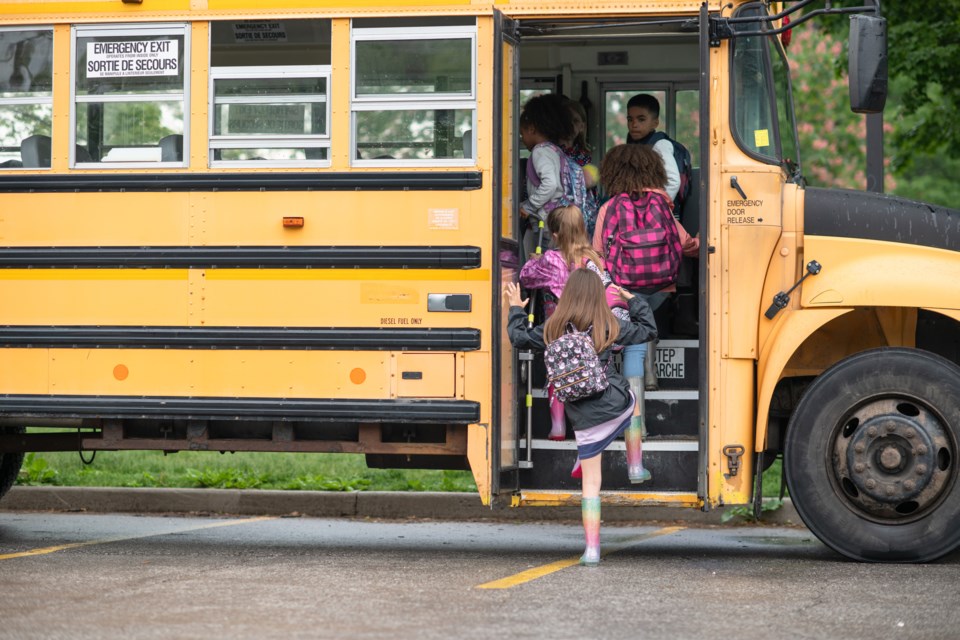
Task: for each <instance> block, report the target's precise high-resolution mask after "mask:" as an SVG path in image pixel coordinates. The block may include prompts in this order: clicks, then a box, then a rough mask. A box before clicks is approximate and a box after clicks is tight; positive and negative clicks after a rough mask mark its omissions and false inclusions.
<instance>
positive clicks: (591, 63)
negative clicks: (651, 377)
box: [496, 11, 710, 507]
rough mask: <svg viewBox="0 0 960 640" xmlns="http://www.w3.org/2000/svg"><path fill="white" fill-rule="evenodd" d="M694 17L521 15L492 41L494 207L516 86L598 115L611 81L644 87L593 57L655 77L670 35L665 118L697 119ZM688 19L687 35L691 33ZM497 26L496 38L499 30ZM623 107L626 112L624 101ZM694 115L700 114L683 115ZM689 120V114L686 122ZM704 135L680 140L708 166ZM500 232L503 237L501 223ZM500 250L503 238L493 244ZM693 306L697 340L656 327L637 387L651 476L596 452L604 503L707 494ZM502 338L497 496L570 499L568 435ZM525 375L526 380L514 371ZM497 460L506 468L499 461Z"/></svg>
mask: <svg viewBox="0 0 960 640" xmlns="http://www.w3.org/2000/svg"><path fill="white" fill-rule="evenodd" d="M700 21H701V22H702V25H701V28H700V29H699V30H698V29H696V20H694V21H689V20H687V21H686V24H685V25H682V26H681V24H680V23H681V21H680V20H678V19H676V18H673V19H668V20H665V19H659V18H653V19H649V20H646V21H636V22H633V21H628V20H618V21H611V20H610V19H609V18H604V17H578V18H576V19H575V20H567V21H561V20H543V19H542V18H539V17H530V18H521V20H520V21H519V23H518V33H519V34H520V36H521V38H522V43H521V41H520V40H518V39H516V38H511V39H510V40H509V42H508V41H507V40H506V39H502V40H501V42H502V43H503V44H502V46H501V49H500V55H501V57H502V60H501V61H500V64H501V65H504V66H503V70H504V73H503V74H502V75H501V76H500V77H499V78H500V85H501V86H500V87H498V89H499V90H501V91H503V95H501V96H499V97H498V101H497V104H498V105H499V106H500V108H501V109H502V112H501V114H500V116H499V118H498V120H499V121H498V123H497V126H498V127H499V130H498V132H497V138H496V139H497V140H498V141H500V143H501V144H502V145H503V147H502V148H501V149H500V150H499V155H498V161H499V163H500V164H499V167H500V170H501V171H502V176H503V180H504V182H503V184H502V185H501V188H500V189H499V190H498V193H499V194H501V195H502V196H503V203H505V202H506V201H507V200H508V199H509V198H507V197H506V195H507V192H506V191H505V190H504V189H505V188H506V180H508V179H509V178H511V177H512V178H513V179H514V180H515V181H516V180H519V179H520V178H518V177H517V170H516V168H515V167H514V166H513V165H519V162H518V158H519V153H518V150H516V147H517V146H518V145H517V142H516V141H517V140H518V139H519V133H518V131H517V130H516V127H517V122H516V114H517V111H518V110H519V107H521V106H522V105H519V104H516V103H513V102H511V100H522V98H520V97H519V96H520V94H521V93H522V89H524V87H527V88H528V89H529V88H531V87H532V86H533V85H532V82H533V80H534V79H540V78H543V77H547V76H551V77H552V78H555V84H554V86H553V90H556V91H559V92H561V93H569V92H571V91H573V90H574V89H575V88H580V87H586V88H587V89H588V90H589V94H590V95H591V96H593V104H594V105H599V108H600V109H605V108H606V104H605V98H604V94H603V87H604V86H607V84H608V83H611V82H613V83H620V86H623V87H624V88H639V87H640V86H641V85H645V86H651V85H650V84H649V82H647V83H644V80H643V78H642V76H643V69H642V68H637V67H631V68H630V72H631V75H630V76H629V78H628V77H627V76H626V75H625V72H623V71H619V73H620V74H621V75H620V77H619V79H618V78H617V76H616V73H611V72H610V71H609V70H607V69H602V68H601V69H598V68H597V63H596V61H597V60H598V59H600V58H602V56H600V55H598V54H599V53H601V52H603V51H606V50H613V49H618V50H619V49H622V50H625V51H628V54H629V59H631V60H647V63H646V66H648V67H649V70H650V71H651V74H650V75H651V79H656V78H658V77H659V76H657V75H656V73H655V70H656V62H651V61H650V60H651V58H650V56H652V55H655V54H656V52H657V51H659V50H660V49H661V48H663V44H662V43H663V40H662V32H663V31H664V30H669V31H670V32H671V37H672V38H673V43H674V44H673V47H674V48H672V49H669V53H665V54H662V55H671V56H674V55H676V53H677V52H679V54H680V57H681V59H682V61H683V62H684V64H686V65H687V67H686V75H685V76H684V80H683V84H682V85H681V84H671V85H666V86H668V87H669V89H670V93H669V97H670V102H669V105H668V108H669V109H670V113H676V110H677V108H678V106H677V102H676V100H677V99H678V98H679V99H681V100H684V102H683V103H682V107H683V109H686V110H687V111H689V112H690V113H689V114H688V115H689V117H690V119H691V120H695V121H696V122H699V123H706V122H708V119H709V113H710V111H709V97H708V95H707V90H705V89H704V84H705V81H704V78H706V75H707V74H706V73H705V72H704V71H703V69H704V68H705V65H708V64H709V57H708V56H706V55H704V51H705V50H708V45H707V41H706V37H707V35H706V34H707V32H708V29H707V28H706V26H705V25H706V21H707V13H706V11H704V12H702V13H701V16H700ZM691 23H692V25H693V27H694V28H693V29H691V28H690V25H691ZM498 24H501V25H506V24H508V21H506V20H503V21H502V22H499V23H498ZM501 29H502V30H503V31H504V32H505V31H506V29H505V28H504V27H503V26H501ZM511 59H513V60H516V65H517V67H516V68H518V72H517V73H518V76H516V77H513V76H511V74H510V73H509V72H507V69H508V68H510V67H509V64H510V60H511ZM548 60H563V61H564V63H563V65H562V67H557V68H555V69H546V68H544V61H548ZM638 77H639V78H638ZM631 79H632V80H633V81H634V82H636V81H637V80H638V79H639V84H634V83H630V85H629V87H628V86H627V85H626V84H623V83H627V82H628V81H629V80H631ZM537 86H539V85H537ZM508 87H510V90H509V91H508ZM528 92H529V91H528ZM697 94H699V96H698V95H697ZM512 96H517V97H515V98H513V97H512ZM508 105H509V106H508ZM623 106H624V108H625V104H624V105H623ZM697 110H699V114H696V113H693V112H695V111H697ZM697 115H699V117H695V116H697ZM588 119H589V120H591V122H592V123H593V124H594V125H595V126H593V127H591V128H590V129H589V130H590V131H592V132H593V133H592V134H591V135H592V136H594V137H593V140H601V139H604V138H605V137H606V132H605V131H603V126H602V125H601V123H604V122H606V121H607V119H606V115H605V113H604V114H599V113H594V114H592V115H590V116H588ZM588 125H589V123H588ZM597 125H601V126H597ZM708 131H709V127H707V126H705V124H704V125H702V126H700V127H699V132H697V133H694V134H691V137H692V139H690V140H684V142H685V144H687V146H688V147H693V148H694V150H695V151H694V153H695V154H696V155H698V156H700V163H699V164H700V165H701V166H704V167H708V166H709V164H708V163H707V162H706V161H705V154H706V150H705V149H707V147H706V145H705V144H702V142H701V139H702V138H703V137H704V136H706V135H707V132H708ZM598 134H599V135H598ZM596 147H599V148H596ZM603 147H604V145H603V144H600V145H595V148H596V150H595V151H594V153H595V154H596V156H599V154H600V152H601V151H602V150H603ZM511 148H512V149H514V151H513V155H512V157H511V156H510V155H508V149H511ZM698 151H699V153H698ZM596 156H595V157H594V162H595V163H596V164H599V160H600V158H599V157H596ZM705 183H706V181H705V180H704V179H702V178H700V177H699V176H697V185H696V186H699V187H702V186H703V185H704V184H705ZM515 186H518V185H515ZM698 193H699V190H698ZM510 196H511V197H512V202H517V198H516V197H515V196H514V195H513V194H512V193H511V194H510ZM704 201H705V199H704V198H700V197H699V195H698V196H697V199H696V201H695V202H692V203H691V204H690V206H691V213H692V220H691V222H692V223H694V226H699V223H700V222H701V221H702V219H703V218H704V215H705V214H704V210H705V205H704ZM514 210H515V209H514ZM502 212H503V213H502V216H501V217H502V219H503V224H504V225H505V224H506V221H507V220H510V221H511V223H512V224H513V225H514V226H515V225H516V220H515V218H513V217H512V216H513V215H514V212H513V211H509V212H508V211H507V209H506V207H505V206H503V207H502ZM503 231H504V235H506V227H504V229H503ZM694 231H696V229H695V230H694ZM503 246H504V245H503V242H502V243H501V247H503ZM511 246H512V245H511ZM502 266H503V265H502ZM698 271H699V273H697V272H698ZM501 273H502V277H503V279H504V280H506V278H507V277H508V276H507V273H506V270H505V269H501ZM694 274H695V275H693V276H692V278H691V279H692V280H693V282H692V283H691V285H690V289H691V291H695V292H696V293H695V294H693V295H698V296H702V291H703V283H704V281H705V270H703V269H702V268H701V269H699V270H698V269H697V268H696V267H694ZM698 276H699V277H698ZM698 280H699V284H698V282H697V281H698ZM501 304H502V303H501ZM703 311H704V309H702V308H701V316H700V330H699V333H697V332H696V331H695V333H694V334H693V335H688V336H685V337H682V338H681V337H678V336H676V335H671V333H670V332H669V331H667V332H665V336H664V339H663V340H662V341H661V342H660V344H659V348H658V368H660V369H662V370H663V372H664V375H662V376H661V383H660V388H659V389H657V390H656V391H649V392H647V393H646V398H645V403H644V404H645V408H646V416H647V429H648V436H647V438H646V439H645V441H644V445H643V451H644V464H645V466H647V467H648V468H649V469H650V470H651V471H652V473H653V479H652V481H650V482H648V483H645V484H643V485H631V484H630V483H629V481H628V480H627V474H626V459H625V454H624V451H625V446H624V443H623V441H622V440H618V441H617V442H615V443H613V444H612V445H611V447H609V449H608V451H607V453H606V454H605V455H604V456H603V492H602V494H601V495H602V496H603V498H604V502H605V503H607V504H623V505H641V504H643V505H674V506H688V507H689V506H694V507H695V506H701V505H702V504H703V496H704V495H705V491H706V487H705V477H704V475H705V474H704V471H703V470H704V468H705V464H706V461H705V451H706V448H705V446H704V443H703V442H702V438H703V432H704V427H703V425H704V420H703V413H704V409H705V406H704V404H705V403H701V398H702V397H703V393H704V389H705V388H706V385H705V379H706V375H705V374H704V365H703V359H702V358H701V350H702V342H701V339H703V338H704V337H705V335H706V333H707V332H706V326H705V323H704V322H703V319H704V315H703ZM504 312H505V309H502V308H501V320H500V321H501V322H503V318H504V316H503V314H504ZM501 329H502V327H501ZM501 340H503V341H504V343H505V344H503V345H502V347H503V351H502V353H503V354H504V360H503V361H502V362H501V366H500V369H501V372H502V373H501V375H502V376H503V378H504V382H503V383H502V388H503V389H504V391H505V392H504V394H503V395H502V396H501V402H503V403H504V405H506V403H507V402H509V401H510V399H511V398H513V399H514V408H515V411H514V413H513V415H509V416H508V409H507V408H506V406H503V407H502V408H501V413H500V415H501V416H502V421H501V425H500V431H499V434H498V438H499V439H498V441H497V442H498V443H499V444H500V449H499V454H500V456H501V459H500V460H499V461H498V465H499V466H498V467H497V469H498V471H499V478H498V479H499V481H500V484H499V487H498V489H499V491H498V492H499V494H500V495H501V496H506V495H508V494H510V493H511V492H512V494H513V498H512V503H513V504H514V505H519V506H535V505H544V506H547V505H575V504H578V503H579V499H580V498H579V492H580V481H579V480H578V479H575V478H572V477H571V476H570V471H571V469H572V467H573V465H574V462H575V460H576V457H577V446H576V440H575V439H574V434H573V433H572V432H570V431H569V430H568V433H567V438H566V439H565V440H563V441H553V440H550V439H548V437H547V433H548V432H549V430H550V417H549V407H548V398H547V391H546V385H545V377H546V372H545V368H544V365H543V361H542V358H540V357H538V356H537V355H536V354H535V355H534V357H533V359H532V360H531V361H526V360H524V359H523V358H524V356H525V354H522V353H519V354H516V355H514V357H513V358H511V359H509V360H508V358H507V356H506V350H507V349H509V344H508V343H506V340H507V337H506V335H505V334H501ZM510 363H514V364H515V366H516V368H515V370H514V372H515V375H519V376H520V378H519V379H516V381H517V386H516V387H515V388H514V389H512V390H509V391H508V390H506V387H505V381H506V375H507V371H506V368H507V366H508V365H509V364H510ZM525 372H526V373H528V374H529V375H527V376H524V375H523V374H524V373H525ZM528 381H532V384H531V387H532V388H531V392H530V394H529V397H528V394H527V390H526V385H527V382H528ZM511 394H512V395H511ZM511 429H513V431H512V433H511V431H510V430H511ZM511 435H512V436H513V437H514V438H516V440H515V441H513V442H511V441H510V436H511ZM515 445H517V446H515ZM508 460H509V461H510V462H512V463H513V464H512V465H508V464H507V462H508Z"/></svg>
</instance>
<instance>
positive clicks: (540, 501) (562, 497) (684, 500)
mask: <svg viewBox="0 0 960 640" xmlns="http://www.w3.org/2000/svg"><path fill="white" fill-rule="evenodd" d="M600 502H601V504H603V505H605V506H606V505H609V506H624V507H638V506H644V507H697V508H699V507H702V506H703V501H702V500H701V499H700V498H699V497H698V496H697V494H696V493H691V492H688V491H649V490H643V491H601V492H600ZM513 506H515V507H564V506H566V507H579V506H580V492H579V491H550V490H527V489H524V490H522V491H521V492H520V495H518V496H514V500H513Z"/></svg>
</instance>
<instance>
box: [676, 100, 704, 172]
mask: <svg viewBox="0 0 960 640" xmlns="http://www.w3.org/2000/svg"><path fill="white" fill-rule="evenodd" d="M676 114H677V115H676V117H675V118H674V120H675V122H676V126H675V127H674V133H673V134H672V135H673V139H674V140H678V141H679V142H681V143H682V144H683V145H684V146H685V147H686V148H687V151H689V152H690V163H691V164H692V165H693V166H694V167H699V166H700V90H699V89H678V90H677V92H676Z"/></svg>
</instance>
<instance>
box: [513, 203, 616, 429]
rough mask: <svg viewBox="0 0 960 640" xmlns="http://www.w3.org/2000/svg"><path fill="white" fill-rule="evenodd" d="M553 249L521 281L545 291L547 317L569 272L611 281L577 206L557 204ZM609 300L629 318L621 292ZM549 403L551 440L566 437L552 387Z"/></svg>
mask: <svg viewBox="0 0 960 640" xmlns="http://www.w3.org/2000/svg"><path fill="white" fill-rule="evenodd" d="M547 229H549V231H550V234H551V237H552V244H553V246H554V247H555V248H554V249H549V250H547V251H545V252H544V253H543V255H542V256H541V255H538V254H534V255H532V256H531V259H530V260H529V261H528V262H527V263H526V264H524V265H523V268H522V269H521V270H520V284H521V285H523V287H524V288H525V289H541V290H543V301H544V312H545V316H546V317H547V318H549V317H551V316H552V314H553V310H554V308H555V307H556V305H557V300H559V299H560V294H562V293H563V287H564V285H565V284H566V282H567V278H568V277H569V276H570V272H571V271H573V270H574V269H578V268H580V267H585V268H587V269H590V270H592V271H594V272H596V273H597V275H599V276H600V278H601V280H603V284H604V285H608V284H610V276H608V275H607V273H606V271H604V270H603V259H602V258H601V257H600V255H599V254H598V253H597V252H596V250H595V249H594V248H593V246H592V245H591V244H590V239H589V238H588V237H587V230H586V226H585V224H584V221H583V214H582V213H581V212H580V208H579V207H576V206H568V207H557V208H556V209H554V210H553V211H551V212H550V215H549V216H547ZM608 302H609V303H610V306H611V307H615V308H616V309H617V313H619V314H621V315H620V316H619V317H621V318H623V319H624V320H626V319H629V314H628V313H627V311H626V308H627V305H626V303H624V301H623V299H622V298H620V296H619V294H617V293H615V292H611V295H610V296H609V300H608ZM547 396H548V398H549V406H550V434H549V435H548V436H547V437H548V438H549V439H550V440H564V439H566V437H567V436H566V433H567V427H566V423H565V421H564V417H563V416H564V412H563V403H562V402H560V401H559V400H557V398H556V395H555V394H554V392H553V386H550V387H548V388H547Z"/></svg>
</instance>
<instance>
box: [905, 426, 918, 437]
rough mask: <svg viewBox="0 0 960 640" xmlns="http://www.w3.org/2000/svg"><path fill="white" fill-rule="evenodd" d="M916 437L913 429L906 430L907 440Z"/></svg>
mask: <svg viewBox="0 0 960 640" xmlns="http://www.w3.org/2000/svg"><path fill="white" fill-rule="evenodd" d="M916 435H917V432H916V431H914V430H913V427H910V428H909V429H907V437H908V438H914V437H916Z"/></svg>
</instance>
